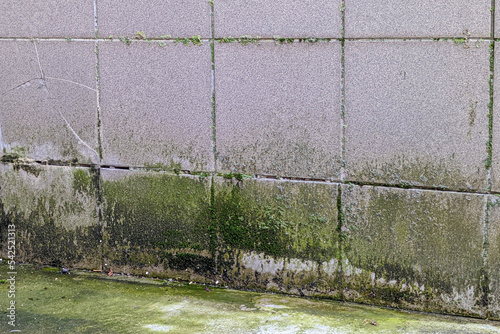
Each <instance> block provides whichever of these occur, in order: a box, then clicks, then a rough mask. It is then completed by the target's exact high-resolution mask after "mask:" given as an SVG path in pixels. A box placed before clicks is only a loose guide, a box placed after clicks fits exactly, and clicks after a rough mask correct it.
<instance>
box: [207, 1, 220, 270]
mask: <svg viewBox="0 0 500 334" xmlns="http://www.w3.org/2000/svg"><path fill="white" fill-rule="evenodd" d="M209 5H210V33H211V39H210V60H211V65H212V66H211V79H212V96H211V98H210V103H211V107H212V109H211V115H212V125H211V129H212V152H213V159H214V167H213V168H214V172H213V173H212V177H211V178H210V225H209V226H210V227H209V231H210V232H209V239H210V245H209V249H210V253H211V254H212V257H213V259H214V262H213V265H214V267H213V274H214V275H217V273H218V272H219V271H220V268H219V260H218V257H219V249H218V247H217V245H219V241H218V238H219V233H218V231H217V221H216V217H215V175H216V173H217V123H216V110H215V96H216V94H215V38H214V36H215V12H214V10H215V9H214V1H213V0H209Z"/></svg>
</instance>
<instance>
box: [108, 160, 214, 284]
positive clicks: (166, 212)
mask: <svg viewBox="0 0 500 334" xmlns="http://www.w3.org/2000/svg"><path fill="white" fill-rule="evenodd" d="M102 189H103V192H102V198H103V221H104V236H103V255H104V268H105V269H112V270H113V271H115V272H125V273H132V274H144V273H145V272H148V273H149V274H150V275H152V276H160V277H176V278H181V279H191V280H197V281H204V280H205V279H206V278H209V277H211V276H212V273H213V270H214V257H213V251H211V248H212V249H213V248H214V246H212V245H211V238H210V228H211V226H210V178H204V177H198V176H184V175H182V176H178V175H175V174H167V173H161V172H141V171H128V170H113V169H109V170H106V169H105V170H103V171H102Z"/></svg>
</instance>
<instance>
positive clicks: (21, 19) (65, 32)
mask: <svg viewBox="0 0 500 334" xmlns="http://www.w3.org/2000/svg"><path fill="white" fill-rule="evenodd" d="M0 36H2V37H93V36H94V1H93V0H79V1H54V0H45V1H36V0H27V1H23V2H22V3H21V2H19V1H15V0H2V1H0Z"/></svg>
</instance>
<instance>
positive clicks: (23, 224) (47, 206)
mask: <svg viewBox="0 0 500 334" xmlns="http://www.w3.org/2000/svg"><path fill="white" fill-rule="evenodd" d="M95 175H96V174H95V173H94V172H93V171H92V170H90V169H88V168H70V167H53V166H41V165H36V164H32V165H31V164H17V165H11V164H0V214H1V219H0V232H1V233H0V235H1V236H2V242H1V246H2V248H1V255H2V257H3V258H7V242H6V238H7V230H8V229H9V225H15V230H16V233H17V234H16V239H17V247H16V257H15V259H16V261H22V262H28V263H44V264H51V265H54V266H58V267H61V266H70V267H73V268H74V267H77V268H89V269H98V268H99V267H100V264H101V258H100V256H101V254H100V242H99V240H100V239H101V226H100V224H99V221H98V217H97V188H96V185H97V182H96V177H95Z"/></svg>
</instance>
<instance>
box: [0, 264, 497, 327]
mask: <svg viewBox="0 0 500 334" xmlns="http://www.w3.org/2000/svg"><path fill="white" fill-rule="evenodd" d="M5 262H6V261H3V263H4V264H0V275H1V276H0V290H2V294H3V296H2V298H0V309H1V312H0V313H1V317H0V319H2V321H0V331H2V332H4V333H6V332H9V331H10V330H12V329H15V330H18V331H21V332H27V333H54V332H59V333H178V334H182V333H285V332H286V333H383V332H385V333H395V332H403V333H498V332H499V331H500V324H498V323H494V322H487V321H483V320H474V319H466V318H460V317H449V316H436V315H429V314H423V313H412V312H402V311H396V310H389V309H381V308H375V307H368V306H361V305H354V304H348V303H340V302H333V301H319V300H315V299H303V298H294V297H288V296H284V295H275V294H263V293H255V292H243V291H236V290H230V289H224V288H216V287H212V286H210V287H208V290H209V291H207V290H206V288H207V287H206V286H202V285H194V284H193V285H189V284H188V283H179V282H171V281H162V280H153V279H150V278H142V279H140V278H134V277H124V276H119V277H116V276H115V277H108V276H106V275H103V274H96V273H91V272H84V271H72V272H71V274H69V275H63V274H61V273H60V271H59V270H58V269H53V268H35V267H32V266H24V265H17V268H16V270H17V275H16V294H15V301H16V322H15V324H16V326H15V327H12V326H10V325H8V323H7V320H6V318H7V317H6V314H7V305H8V303H9V298H7V291H8V290H9V287H8V285H9V284H7V283H2V282H5V279H6V278H7V277H8V276H7V274H6V273H7V266H6V265H5Z"/></svg>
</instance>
